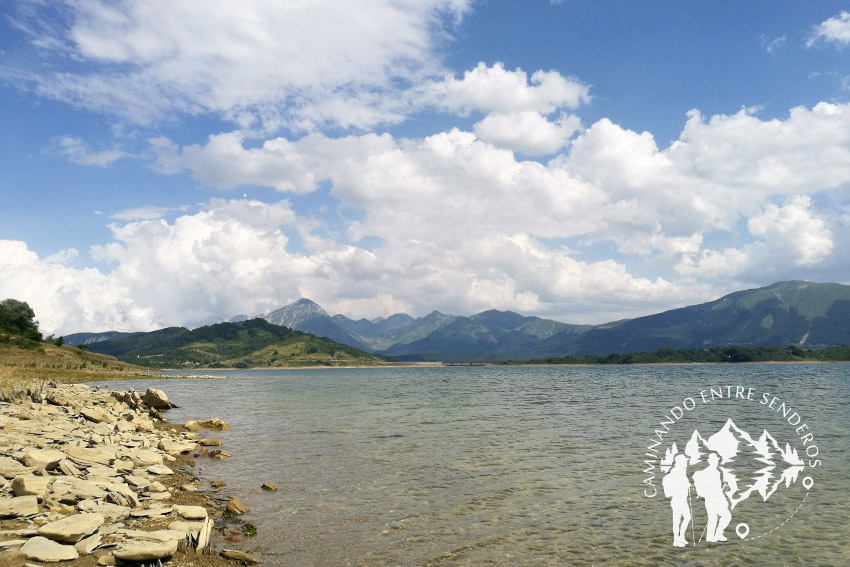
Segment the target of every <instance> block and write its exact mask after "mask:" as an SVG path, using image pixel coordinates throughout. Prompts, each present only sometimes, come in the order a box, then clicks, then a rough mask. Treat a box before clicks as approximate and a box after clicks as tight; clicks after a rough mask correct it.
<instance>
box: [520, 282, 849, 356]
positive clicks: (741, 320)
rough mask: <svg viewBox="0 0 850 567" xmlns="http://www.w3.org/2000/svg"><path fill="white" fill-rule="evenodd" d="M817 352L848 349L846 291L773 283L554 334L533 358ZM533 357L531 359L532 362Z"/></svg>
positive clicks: (844, 288)
mask: <svg viewBox="0 0 850 567" xmlns="http://www.w3.org/2000/svg"><path fill="white" fill-rule="evenodd" d="M792 344H793V345H798V346H801V347H803V346H804V347H811V348H820V347H825V346H834V345H846V344H850V286H847V285H841V284H835V283H812V282H804V281H787V282H779V283H776V284H773V285H770V286H767V287H763V288H758V289H752V290H744V291H737V292H734V293H731V294H729V295H726V296H724V297H721V298H720V299H717V300H715V301H710V302H708V303H702V304H700V305H691V306H688V307H683V308H681V309H673V310H671V311H665V312H663V313H658V314H656V315H649V316H646V317H639V318H637V319H631V320H628V321H625V322H622V323H620V324H619V325H616V326H614V327H610V328H602V327H597V328H594V329H592V330H590V331H588V332H587V333H584V334H582V335H580V336H575V335H571V336H560V335H555V336H553V337H551V338H550V339H548V340H547V341H545V342H544V343H542V344H541V345H539V346H538V347H536V348H535V349H534V350H535V351H536V352H537V356H536V357H545V356H564V355H571V356H583V355H606V354H609V353H630V352H642V351H653V350H656V349H660V348H664V347H672V348H676V349H707V348H714V347H726V346H731V345H738V346H747V347H783V346H788V345H792ZM536 357H535V358H536Z"/></svg>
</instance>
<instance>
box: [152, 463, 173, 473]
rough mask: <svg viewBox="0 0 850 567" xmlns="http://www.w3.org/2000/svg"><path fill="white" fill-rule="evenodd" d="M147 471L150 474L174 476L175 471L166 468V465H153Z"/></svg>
mask: <svg viewBox="0 0 850 567" xmlns="http://www.w3.org/2000/svg"><path fill="white" fill-rule="evenodd" d="M145 470H146V471H148V472H149V473H150V474H164V475H169V474H174V471H173V470H171V469H170V468H168V467H166V466H165V465H151V466H149V467H148V468H146V469H145Z"/></svg>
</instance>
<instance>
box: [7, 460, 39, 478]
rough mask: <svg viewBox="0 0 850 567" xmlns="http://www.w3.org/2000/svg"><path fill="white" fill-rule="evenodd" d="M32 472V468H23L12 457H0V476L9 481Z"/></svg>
mask: <svg viewBox="0 0 850 567" xmlns="http://www.w3.org/2000/svg"><path fill="white" fill-rule="evenodd" d="M34 470H35V468H34V467H25V466H24V465H22V464H21V463H19V462H18V461H16V460H15V459H13V458H12V457H0V476H2V477H4V478H8V479H9V480H12V479H13V478H15V477H16V476H20V475H22V474H29V473H31V472H33V471H34Z"/></svg>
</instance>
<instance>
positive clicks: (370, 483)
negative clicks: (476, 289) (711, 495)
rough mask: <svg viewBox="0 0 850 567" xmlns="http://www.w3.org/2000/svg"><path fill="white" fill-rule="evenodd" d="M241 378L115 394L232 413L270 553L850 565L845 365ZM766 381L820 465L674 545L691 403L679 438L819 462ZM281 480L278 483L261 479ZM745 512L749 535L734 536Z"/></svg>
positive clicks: (226, 473)
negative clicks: (748, 440) (743, 440)
mask: <svg viewBox="0 0 850 567" xmlns="http://www.w3.org/2000/svg"><path fill="white" fill-rule="evenodd" d="M223 374H226V375H229V376H231V377H232V378H231V379H229V380H150V381H146V382H139V381H133V382H125V383H112V384H110V387H119V388H122V389H126V388H128V387H135V388H136V389H141V388H143V387H147V386H149V385H152V386H154V387H158V388H162V389H164V390H165V391H166V393H167V394H168V396H169V398H170V399H171V400H172V401H174V402H176V403H178V404H180V405H181V406H182V408H181V409H175V410H172V411H170V412H169V415H168V418H169V419H170V420H171V421H173V422H181V421H182V420H183V419H184V418H189V417H192V418H198V419H205V418H211V417H218V418H221V419H223V420H225V421H227V422H228V423H230V424H231V426H232V430H231V431H226V432H222V433H220V434H219V433H216V434H215V437H220V438H222V439H223V440H224V442H225V446H224V449H225V450H227V451H229V452H231V453H233V455H234V457H233V458H232V459H229V460H225V461H212V460H209V461H207V460H203V461H199V465H203V466H204V468H205V470H204V471H203V473H202V474H203V475H204V476H205V477H207V478H210V479H213V478H214V479H222V480H225V481H227V490H230V491H232V492H234V493H236V494H238V495H239V496H240V498H241V499H242V501H243V502H244V503H245V504H246V506H247V507H248V508H250V509H251V513H250V514H249V515H248V516H247V519H248V520H249V521H253V522H255V523H256V524H257V525H258V527H259V530H258V536H257V537H256V538H255V539H253V540H251V542H250V544H249V547H250V548H253V549H258V550H261V551H264V552H267V553H268V555H266V556H265V558H264V564H267V565H299V566H305V567H307V566H334V567H340V566H345V565H362V566H402V565H411V566H428V565H447V566H454V565H469V566H483V565H511V566H514V565H621V566H625V565H635V566H650V565H681V564H686V565H721V566H722V565H729V566H731V565H748V564H750V565H796V564H806V565H844V564H850V543H848V540H847V535H848V529H847V520H846V518H847V516H848V514H850V475H848V472H847V471H848V470H850V452H848V445H849V444H848V441H850V434H848V428H849V427H850V365H847V364H820V365H816V364H813V365H735V366H731V365H730V366H725V365H706V366H701V365H693V366H691V365H688V366H633V367H483V368H482V367H449V368H378V369H316V370H314V369H310V370H284V371H280V370H274V371H271V370H268V371H227V372H224V373H223ZM726 385H729V386H733V388H732V390H731V392H732V393H733V398H732V399H715V400H713V401H711V400H709V402H708V403H703V402H702V400H701V398H700V391H707V390H708V389H709V387H715V388H718V387H720V386H726ZM734 386H743V387H746V388H750V387H752V388H753V392H754V396H753V399H751V400H742V399H740V398H738V399H735V398H734V393H735V388H734ZM724 391H725V390H724ZM727 392H728V391H727ZM764 392H769V393H770V395H771V397H772V396H776V397H777V398H778V399H779V401H777V404H778V403H780V402H782V401H784V402H786V404H787V405H789V406H793V410H794V411H797V412H799V414H800V415H801V416H802V420H803V421H804V422H805V423H806V424H807V426H808V427H809V428H810V429H809V432H811V434H812V435H813V437H814V440H813V441H812V442H811V444H814V445H816V446H817V447H818V449H817V450H818V456H817V458H819V459H821V461H822V463H821V465H820V466H817V467H815V468H811V467H807V468H806V469H805V470H804V472H803V474H802V475H801V477H800V478H798V479H797V480H796V482H794V483H792V484H790V485H789V486H788V487H787V488H786V487H785V486H784V485H783V486H781V487H780V488H779V489H778V490H777V491H776V493H774V494H773V495H772V496H771V497H770V498H769V500H767V501H762V499H761V497H759V496H758V495H755V496H754V497H751V498H750V499H748V500H746V501H745V502H743V503H742V504H740V505H739V507H737V508H735V509H734V511H733V514H734V518H733V521H732V524H731V525H730V527H729V528H727V530H726V535H727V536H728V537H729V541H728V542H725V543H711V544H709V543H707V542H706V541H705V540H704V538H703V539H702V541H699V540H700V539H701V537H702V536H701V535H700V531H702V530H703V528H704V527H705V524H706V519H705V511H704V508H703V505H702V504H701V501H697V502H693V503H692V506H693V510H694V522H693V525H692V526H689V529H688V532H689V534H688V541H689V546H688V547H686V548H676V547H673V546H672V545H671V544H672V523H671V517H672V516H671V508H670V501H669V500H665V499H664V498H663V496H662V495H661V494H659V495H657V496H656V497H654V498H648V497H646V496H645V495H644V488H645V487H646V485H645V484H644V481H645V480H646V479H647V477H648V476H649V474H648V473H645V472H644V471H643V469H644V468H646V465H645V464H644V462H643V461H644V459H645V458H647V457H645V456H644V455H645V454H646V453H647V447H648V445H649V444H650V443H651V437H652V436H653V433H654V431H655V429H656V428H657V426H658V423H659V422H660V421H661V420H662V419H663V418H664V416H665V414H667V413H668V412H669V411H670V409H671V408H672V407H675V406H680V407H681V406H682V404H683V400H685V398H688V397H691V398H692V399H694V400H696V407H695V408H694V409H693V410H687V411H685V412H684V416H683V418H682V419H681V420H679V421H678V422H676V424H675V425H674V426H672V427H671V431H672V432H671V433H670V434H669V436H668V437H665V441H673V440H678V442H679V443H680V448H681V447H683V445H684V441H686V440H687V438H688V437H689V436H690V434H691V433H692V432H693V430H694V429H699V430H700V432H701V434H703V435H704V436H705V437H707V436H708V435H710V434H711V433H713V432H715V431H717V430H718V429H719V428H720V427H721V426H722V425H723V423H724V422H725V421H726V419H727V418H729V417H732V418H733V419H734V421H735V423H736V424H737V425H738V426H739V427H741V428H742V429H744V430H746V431H748V432H749V433H751V434H752V435H753V437H754V438H756V437H758V435H759V434H760V433H761V431H762V429H767V430H768V431H769V432H770V433H771V435H773V436H774V437H776V439H777V441H778V442H779V443H780V444H781V445H784V444H785V443H786V442H788V443H790V444H791V445H792V446H794V447H796V448H797V449H798V451H799V452H800V454H801V455H804V454H805V449H806V447H807V446H808V445H807V444H805V445H804V443H803V442H802V441H801V439H800V435H799V434H798V433H797V432H796V431H795V428H794V427H792V426H791V425H789V424H788V423H787V422H786V418H783V416H782V414H781V413H777V411H775V409H771V408H769V407H768V406H767V405H766V404H761V403H760V401H761V396H762V394H763V393H764ZM709 397H710V394H709ZM683 438H684V440H683ZM805 476H809V477H810V478H812V480H813V483H814V484H813V486H812V488H811V490H809V491H806V490H805V489H804V488H803V483H802V478H804V477H805ZM263 482H273V483H275V484H277V485H278V486H279V487H280V490H278V491H276V492H261V491H254V490H255V489H257V488H258V487H259V486H260V485H261V484H262V483H263ZM655 482H656V483H660V476H659V475H657V474H656V478H655ZM659 490H660V488H659ZM789 517H790V519H789ZM744 521H746V524H747V526H748V528H749V530H750V533H749V534H748V537H747V539H746V540H742V539H741V538H739V537H738V536H736V535H735V526H736V525H737V524H738V523H741V522H744ZM768 532H769V533H768ZM691 533H693V537H691V535H690V534H691ZM765 533H766V534H767V535H763V534H765ZM757 536H761V537H757ZM696 541H699V543H698V544H696V545H695V543H694V542H696Z"/></svg>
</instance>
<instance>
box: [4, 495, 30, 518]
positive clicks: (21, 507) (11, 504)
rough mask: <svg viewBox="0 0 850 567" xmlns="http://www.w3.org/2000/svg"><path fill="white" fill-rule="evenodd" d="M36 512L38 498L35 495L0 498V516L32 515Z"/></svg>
mask: <svg viewBox="0 0 850 567" xmlns="http://www.w3.org/2000/svg"><path fill="white" fill-rule="evenodd" d="M35 514H38V498H36V497H35V496H18V497H16V498H8V499H6V498H4V499H2V500H0V518H4V517H10V516H11V517H13V518H18V517H21V516H34V515H35Z"/></svg>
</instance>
